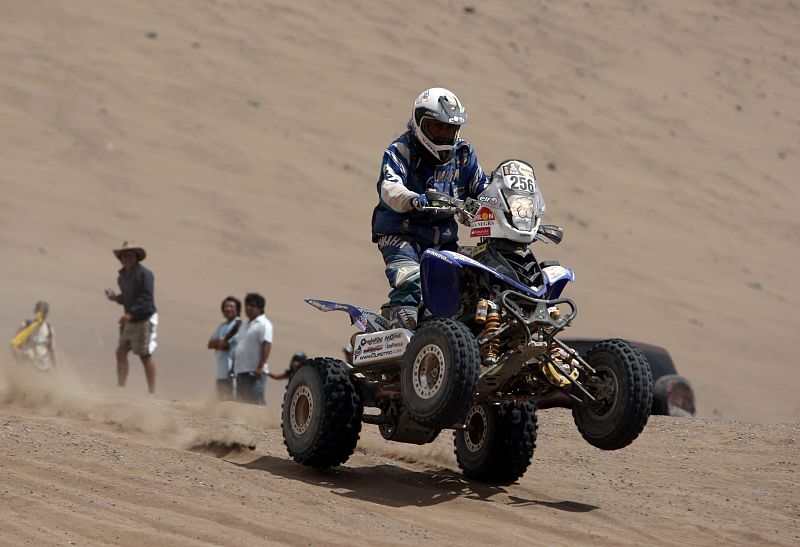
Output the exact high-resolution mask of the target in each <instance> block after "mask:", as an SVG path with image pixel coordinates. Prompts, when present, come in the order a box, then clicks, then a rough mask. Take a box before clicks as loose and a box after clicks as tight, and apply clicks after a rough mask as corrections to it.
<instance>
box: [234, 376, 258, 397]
mask: <svg viewBox="0 0 800 547" xmlns="http://www.w3.org/2000/svg"><path fill="white" fill-rule="evenodd" d="M255 382H256V377H255V376H253V375H252V374H251V373H249V372H241V373H239V374H237V375H236V400H237V401H238V402H240V403H255V402H256V401H255V397H254V393H253V386H254V384H255Z"/></svg>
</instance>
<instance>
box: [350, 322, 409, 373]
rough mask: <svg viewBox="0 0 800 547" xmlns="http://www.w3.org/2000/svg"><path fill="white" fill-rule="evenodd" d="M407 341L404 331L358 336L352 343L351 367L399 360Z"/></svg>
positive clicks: (396, 330) (394, 330)
mask: <svg viewBox="0 0 800 547" xmlns="http://www.w3.org/2000/svg"><path fill="white" fill-rule="evenodd" d="M409 339H410V338H409V335H408V333H407V332H406V331H405V330H404V329H392V330H387V331H382V332H376V333H371V334H360V335H358V336H356V339H355V341H354V349H353V365H363V364H366V363H373V362H378V361H391V360H393V359H399V358H400V357H402V356H403V354H404V353H405V351H406V346H407V345H408V341H409Z"/></svg>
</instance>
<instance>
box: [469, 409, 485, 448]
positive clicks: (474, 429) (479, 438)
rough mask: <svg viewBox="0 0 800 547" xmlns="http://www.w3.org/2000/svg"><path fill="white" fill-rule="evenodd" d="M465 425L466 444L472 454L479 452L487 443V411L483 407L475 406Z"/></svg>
mask: <svg viewBox="0 0 800 547" xmlns="http://www.w3.org/2000/svg"><path fill="white" fill-rule="evenodd" d="M464 423H465V425H466V426H467V429H466V431H464V444H465V445H466V447H467V450H469V451H470V452H477V451H479V450H480V449H481V448H483V445H484V443H485V442H486V431H487V428H486V424H487V423H488V416H486V409H485V408H484V407H483V405H478V406H473V407H472V408H471V409H469V412H467V416H466V418H465V419H464Z"/></svg>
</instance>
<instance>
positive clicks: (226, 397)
mask: <svg viewBox="0 0 800 547" xmlns="http://www.w3.org/2000/svg"><path fill="white" fill-rule="evenodd" d="M221 308H222V316H223V317H224V318H225V321H223V322H222V324H220V326H219V327H217V330H215V331H214V334H212V335H211V339H210V340H209V341H208V349H214V350H217V351H216V353H217V398H218V399H219V400H220V401H230V400H232V399H233V395H234V392H233V353H234V351H235V350H236V342H233V341H232V339H233V337H234V336H236V333H237V332H239V327H240V326H241V324H242V320H241V319H240V317H239V316H240V315H241V314H242V301H241V300H239V299H238V298H235V297H233V296H229V297H227V298H226V299H225V300H223V301H222V306H221Z"/></svg>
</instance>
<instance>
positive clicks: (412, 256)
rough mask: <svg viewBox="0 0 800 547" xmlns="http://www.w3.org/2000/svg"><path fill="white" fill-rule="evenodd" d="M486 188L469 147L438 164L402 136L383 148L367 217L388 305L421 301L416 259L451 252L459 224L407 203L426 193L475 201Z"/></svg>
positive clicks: (458, 147)
mask: <svg viewBox="0 0 800 547" xmlns="http://www.w3.org/2000/svg"><path fill="white" fill-rule="evenodd" d="M487 183H488V177H487V175H486V174H484V172H483V170H482V169H481V166H480V164H479V163H478V157H477V154H476V153H475V150H474V149H473V148H472V146H471V145H470V144H469V143H468V142H467V141H464V140H460V141H458V144H457V145H456V150H455V153H454V154H453V157H452V158H451V159H450V160H449V161H448V162H446V163H443V164H437V163H434V161H433V160H432V159H431V158H430V156H429V155H428V154H426V153H424V152H423V151H422V150H421V149H420V148H419V145H418V144H417V142H416V139H415V138H414V137H413V135H412V133H411V131H410V130H409V131H406V132H405V133H404V134H402V135H401V136H400V137H398V138H397V139H396V140H395V141H394V142H393V143H392V144H390V145H389V146H388V148H386V151H385V152H384V153H383V161H382V163H381V174H380V178H379V179H378V195H379V201H378V205H377V207H375V210H374V211H373V213H372V241H373V242H375V243H377V244H378V249H379V250H380V252H381V254H382V255H383V261H384V262H385V263H386V277H387V278H388V279H389V285H391V287H392V290H391V291H390V292H389V303H390V304H391V305H392V306H417V305H418V304H419V302H420V293H421V290H420V275H419V260H420V257H421V256H422V253H423V252H424V251H425V250H426V249H430V248H434V249H443V250H456V249H457V248H458V225H457V224H456V221H455V219H454V218H453V215H452V214H450V213H443V212H428V211H417V210H416V209H414V206H413V205H412V201H413V200H414V198H416V197H417V195H418V194H424V193H425V191H426V190H436V191H439V192H443V193H445V194H448V195H450V196H452V197H456V198H458V199H464V198H466V197H468V196H469V197H476V196H477V195H478V194H480V193H481V192H482V191H483V189H484V188H485V186H486V184H487Z"/></svg>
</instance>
